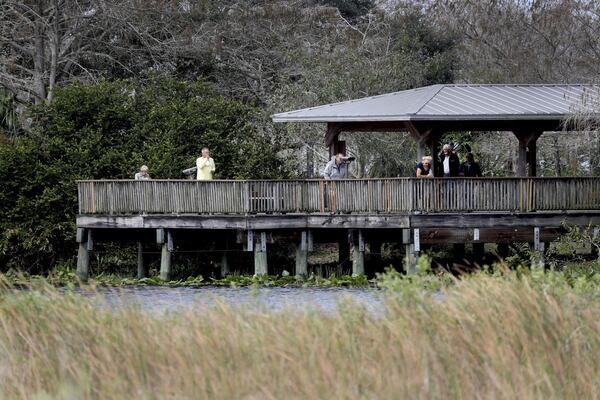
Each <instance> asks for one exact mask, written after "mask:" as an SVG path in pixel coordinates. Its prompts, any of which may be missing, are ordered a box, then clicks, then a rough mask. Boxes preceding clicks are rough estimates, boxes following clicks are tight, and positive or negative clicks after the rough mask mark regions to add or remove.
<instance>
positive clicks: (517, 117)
mask: <svg viewBox="0 0 600 400" xmlns="http://www.w3.org/2000/svg"><path fill="white" fill-rule="evenodd" d="M570 116H572V115H571V114H543V115H540V114H506V115H491V114H490V115H390V116H359V115H358V116H351V117H348V116H343V117H342V116H340V117H335V116H315V117H303V116H285V115H280V114H274V115H272V116H271V118H272V120H273V122H314V123H328V122H407V121H419V122H423V121H535V120H543V121H547V120H564V119H566V118H569V117H570Z"/></svg>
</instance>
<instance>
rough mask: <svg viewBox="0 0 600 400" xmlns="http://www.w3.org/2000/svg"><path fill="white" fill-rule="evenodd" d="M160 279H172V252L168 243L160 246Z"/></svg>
mask: <svg viewBox="0 0 600 400" xmlns="http://www.w3.org/2000/svg"><path fill="white" fill-rule="evenodd" d="M160 279H162V280H163V281H168V280H170V279H171V252H170V251H169V247H168V245H167V243H163V244H162V245H161V246H160Z"/></svg>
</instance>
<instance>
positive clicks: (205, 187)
mask: <svg viewBox="0 0 600 400" xmlns="http://www.w3.org/2000/svg"><path fill="white" fill-rule="evenodd" d="M78 189H79V213H80V214H140V213H148V214H257V213H303V214H311V213H343V214H345V213H413V212H426V213H435V212H494V211H501V212H524V211H551V210H600V178H594V177H586V178H439V179H438V178H436V179H416V178H393V179H352V180H343V181H323V180H286V181H283V180H251V181H233V180H231V181H228V180H218V181H217V180H215V181H193V180H148V181H133V180H96V181H79V182H78Z"/></svg>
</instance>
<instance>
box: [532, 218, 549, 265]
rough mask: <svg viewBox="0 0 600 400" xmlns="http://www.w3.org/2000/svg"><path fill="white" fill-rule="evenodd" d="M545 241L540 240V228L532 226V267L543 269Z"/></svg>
mask: <svg viewBox="0 0 600 400" xmlns="http://www.w3.org/2000/svg"><path fill="white" fill-rule="evenodd" d="M545 247H546V245H545V243H544V242H542V241H540V228H539V227H538V226H536V227H535V228H533V252H532V256H531V268H532V269H544V267H545V264H546V261H545V257H544V252H545Z"/></svg>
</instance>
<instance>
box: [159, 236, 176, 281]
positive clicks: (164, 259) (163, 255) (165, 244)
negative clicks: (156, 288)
mask: <svg viewBox="0 0 600 400" xmlns="http://www.w3.org/2000/svg"><path fill="white" fill-rule="evenodd" d="M165 236H166V237H165ZM156 240H157V242H159V243H161V241H162V243H161V250H160V279H162V280H163V281H168V280H170V279H171V252H172V251H173V234H172V233H171V231H170V230H164V229H157V230H156Z"/></svg>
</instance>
